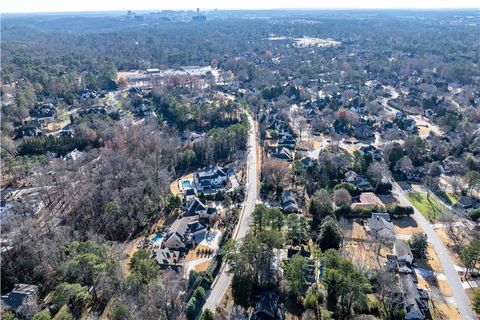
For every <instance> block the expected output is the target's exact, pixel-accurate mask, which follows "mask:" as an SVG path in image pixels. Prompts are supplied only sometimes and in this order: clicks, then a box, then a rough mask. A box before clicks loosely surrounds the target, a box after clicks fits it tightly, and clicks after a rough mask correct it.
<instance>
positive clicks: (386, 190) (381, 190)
mask: <svg viewBox="0 0 480 320" xmlns="http://www.w3.org/2000/svg"><path fill="white" fill-rule="evenodd" d="M391 192H392V184H391V183H390V182H380V183H379V184H378V185H377V186H376V188H375V193H378V194H390V193H391Z"/></svg>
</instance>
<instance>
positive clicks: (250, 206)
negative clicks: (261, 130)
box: [203, 113, 258, 312]
mask: <svg viewBox="0 0 480 320" xmlns="http://www.w3.org/2000/svg"><path fill="white" fill-rule="evenodd" d="M247 117H248V121H249V122H250V132H249V134H248V154H247V182H246V188H247V196H246V197H245V201H244V204H243V210H242V212H241V213H240V218H239V222H238V224H237V226H236V227H235V230H234V231H233V235H232V238H233V239H234V240H238V239H241V238H243V237H245V235H246V234H247V231H248V229H249V227H250V222H251V215H252V212H253V210H254V209H255V203H256V200H257V194H258V189H257V180H258V173H257V139H256V137H257V134H256V128H255V122H254V121H253V118H252V116H251V115H250V114H249V113H247ZM231 282H232V277H231V275H230V274H228V273H227V270H226V265H225V264H223V266H222V268H221V269H220V273H219V274H218V275H217V277H216V278H215V280H214V282H213V284H212V290H211V291H210V294H209V296H208V298H207V301H206V302H205V304H204V306H203V310H205V309H210V310H211V311H213V312H215V310H216V309H217V307H218V305H219V304H220V302H221V301H222V299H223V297H224V296H225V294H226V292H227V290H228V288H229V287H230V284H231Z"/></svg>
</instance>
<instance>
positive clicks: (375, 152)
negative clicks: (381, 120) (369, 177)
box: [360, 145, 382, 160]
mask: <svg viewBox="0 0 480 320" xmlns="http://www.w3.org/2000/svg"><path fill="white" fill-rule="evenodd" d="M360 152H362V153H363V154H371V155H372V158H373V159H374V160H381V159H382V151H381V150H380V149H378V148H376V147H374V146H372V145H368V146H362V147H360Z"/></svg>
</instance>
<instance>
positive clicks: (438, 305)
mask: <svg viewBox="0 0 480 320" xmlns="http://www.w3.org/2000/svg"><path fill="white" fill-rule="evenodd" d="M430 313H431V315H432V319H433V320H444V319H449V320H454V319H462V317H461V316H460V313H458V310H457V307H456V306H454V305H452V304H450V303H446V302H441V301H430Z"/></svg>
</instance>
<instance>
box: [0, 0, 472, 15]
mask: <svg viewBox="0 0 480 320" xmlns="http://www.w3.org/2000/svg"><path fill="white" fill-rule="evenodd" d="M197 7H200V8H201V9H203V10H209V9H219V10H221V9H287V8H288V9H290V8H291V9H304V8H312V9H313V8H315V9H397V8H405V9H428V8H437V9H447V8H480V1H478V0H455V1H452V0H381V1H380V0H329V1H326V0H288V1H287V0H262V1H259V0H242V1H238V0H197V1H192V0H177V1H171V0H168V1H166V0H83V1H78V0H1V1H0V12H2V13H14V12H75V11H123V10H166V9H173V10H184V9H195V8H197Z"/></svg>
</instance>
